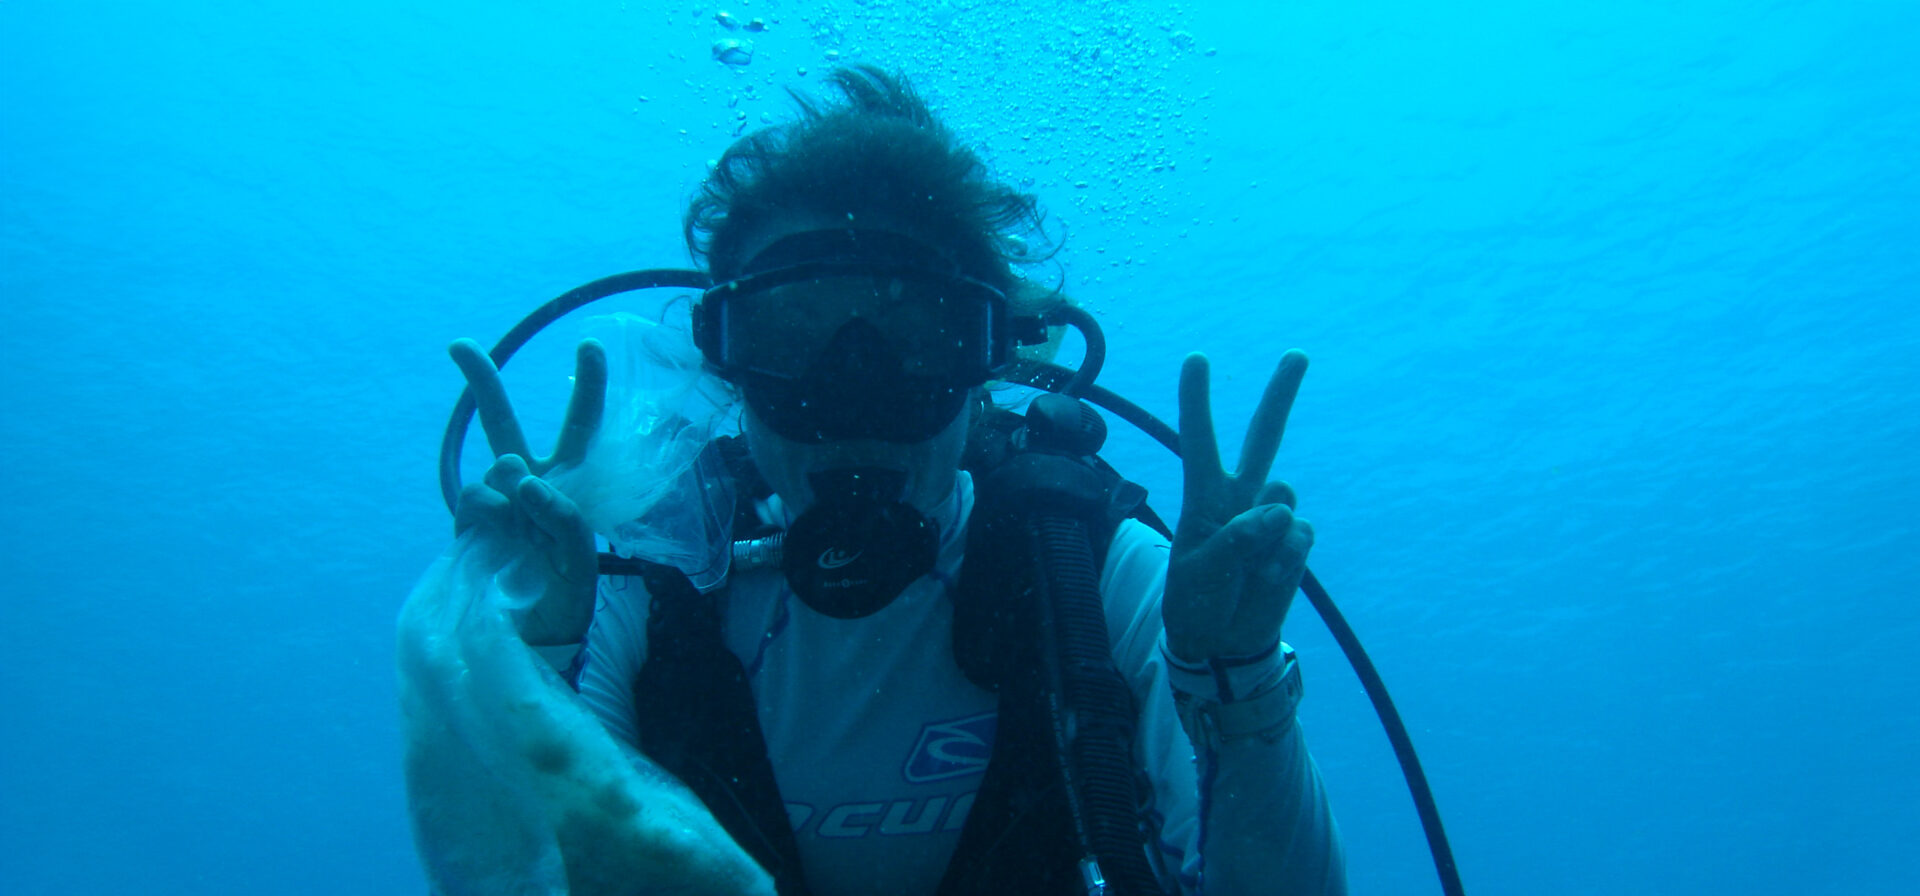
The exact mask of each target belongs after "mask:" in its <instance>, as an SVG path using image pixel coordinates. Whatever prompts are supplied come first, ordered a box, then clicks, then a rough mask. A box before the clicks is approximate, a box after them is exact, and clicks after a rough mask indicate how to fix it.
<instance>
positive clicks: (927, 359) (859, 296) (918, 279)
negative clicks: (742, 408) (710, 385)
mask: <svg viewBox="0 0 1920 896" xmlns="http://www.w3.org/2000/svg"><path fill="white" fill-rule="evenodd" d="M693 320H694V342H695V344H697V345H698V346H699V347H700V351H701V352H702V353H703V354H704V355H705V357H706V359H707V362H708V363H709V364H710V365H711V366H712V367H713V368H714V369H715V370H716V372H718V374H719V375H720V376H721V377H722V378H724V379H726V380H728V381H729V382H732V383H734V384H735V385H738V386H739V387H740V388H741V391H742V392H743V393H744V395H745V398H746V400H747V403H748V405H749V406H750V407H752V408H753V410H754V412H755V413H756V414H758V415H759V416H760V418H761V419H762V420H764V421H766V423H767V424H768V426H770V427H772V428H773V430H774V431H775V432H778V433H780V434H781V435H782V436H784V437H786V438H789V439H792V440H794V441H797V442H806V443H815V444H817V443H820V442H826V441H833V440H842V439H877V440H881V441H888V442H901V443H909V442H919V441H925V440H926V439H929V438H932V437H933V436H934V435H935V434H937V433H938V432H939V431H940V430H941V429H943V428H944V427H946V425H947V424H949V423H951V422H952V421H953V418H954V416H955V415H956V414H958V413H959V412H960V409H961V407H962V406H963V405H964V403H965V401H966V395H967V392H968V391H969V390H970V389H972V388H973V387H975V386H978V385H980V384H982V383H984V382H986V381H987V380H988V379H991V378H993V377H994V376H996V375H997V374H999V373H1001V372H1003V371H1004V370H1005V368H1006V367H1007V364H1008V362H1009V361H1010V360H1011V358H1012V356H1013V347H1014V346H1015V345H1016V344H1018V343H1020V342H1026V341H1037V340H1038V339H1040V338H1044V335H1045V333H1044V329H1043V328H1042V327H1041V326H1040V323H1039V320H1038V319H1037V318H1015V317H1014V316H1013V314H1012V312H1011V311H1010V310H1009V307H1008V303H1007V298H1006V295H1005V294H1004V293H1002V292H1001V291H1000V290H999V289H997V288H995V287H994V286H992V285H990V284H988V283H985V282H982V281H980V280H976V279H973V278H970V277H967V276H964V275H963V274H961V273H959V272H958V269H957V266H956V265H954V264H953V263H952V262H950V261H948V260H947V259H946V258H945V257H944V256H942V255H940V254H939V253H938V252H936V251H935V250H933V249H932V248H931V247H928V246H927V245H925V244H923V243H921V242H919V241H917V240H914V239H912V238H910V237H906V236H903V235H900V234H896V233H891V232H887V231H868V230H819V231H807V232H804V233H798V234H794V235H792V236H789V237H786V238H785V239H782V240H780V241H778V242H775V243H774V244H773V245H771V246H769V247H768V248H767V249H766V250H764V251H762V252H761V253H760V254H758V255H756V256H754V258H753V259H752V260H751V261H749V262H748V263H747V265H746V266H745V273H743V274H742V275H741V276H739V277H737V278H735V279H733V280H729V281H727V282H724V283H721V284H719V285H717V286H714V287H713V288H711V289H709V290H707V291H706V293H705V294H703V295H702V296H701V298H700V302H699V304H698V305H697V306H696V307H695V309H694V315H693Z"/></svg>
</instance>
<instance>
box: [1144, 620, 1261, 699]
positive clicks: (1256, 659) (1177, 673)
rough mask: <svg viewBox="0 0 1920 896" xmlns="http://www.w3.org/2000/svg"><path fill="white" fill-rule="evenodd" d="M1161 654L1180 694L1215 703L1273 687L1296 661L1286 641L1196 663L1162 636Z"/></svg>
mask: <svg viewBox="0 0 1920 896" xmlns="http://www.w3.org/2000/svg"><path fill="white" fill-rule="evenodd" d="M1160 655H1161V656H1162V657H1164V658H1165V659H1166V661H1167V680H1168V681H1169V682H1170V683H1171V684H1172V685H1173V690H1174V692H1175V693H1177V694H1186V695H1189V696H1192V697H1197V698H1199V699H1201V700H1206V701H1209V702H1213V703H1233V702H1236V701H1239V700H1246V699H1250V698H1252V697H1254V696H1257V695H1259V694H1261V693H1264V692H1266V691H1269V690H1272V689H1273V687H1274V686H1275V685H1276V684H1278V683H1279V682H1280V678H1281V676H1283V675H1285V674H1286V672H1287V665H1288V664H1289V663H1291V662H1293V648H1291V647H1288V646H1287V644H1286V642H1285V641H1275V642H1273V646H1272V647H1269V648H1267V649H1266V650H1262V651H1260V652H1259V653H1255V654H1251V655H1249V656H1223V657H1214V658H1213V659H1211V660H1207V661H1204V662H1194V661H1192V660H1186V659H1182V658H1180V657H1179V656H1176V655H1175V654H1174V652H1173V650H1172V648H1169V647H1168V646H1167V636H1166V633H1165V632H1162V633H1161V635H1160Z"/></svg>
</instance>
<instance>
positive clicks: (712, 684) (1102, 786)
mask: <svg viewBox="0 0 1920 896" xmlns="http://www.w3.org/2000/svg"><path fill="white" fill-rule="evenodd" d="M1104 428H1105V427H1104V424H1102V423H1101V422H1100V420H1099V417H1098V415H1097V414H1094V413H1093V412H1092V410H1091V409H1088V408H1085V406H1083V405H1080V404H1079V403H1078V402H1076V401H1074V400H1072V399H1070V398H1065V397H1063V396H1057V395H1043V396H1041V398H1039V399H1036V401H1035V402H1034V405H1033V406H1032V407H1031V408H1030V409H1029V411H1028V414H1027V416H1026V417H1025V418H1021V417H1020V416H1018V415H1016V414H1013V413H1011V412H1007V411H998V410H995V411H990V412H988V414H987V415H986V416H985V417H983V419H982V420H981V421H980V423H978V424H977V425H976V426H975V427H974V430H973V432H972V433H970V434H969V439H968V448H967V454H966V460H965V462H964V463H963V468H965V469H967V470H968V471H969V472H970V473H971V474H972V475H973V477H974V492H975V501H974V510H973V514H972V517H971V519H970V520H969V523H968V532H967V544H966V554H965V560H964V561H963V563H962V566H961V571H960V577H959V580H958V584H957V586H956V589H955V595H954V625H953V639H954V654H955V656H956V658H957V659H958V661H959V664H960V667H961V669H962V671H963V672H964V673H965V674H966V676H967V678H968V679H969V680H970V681H972V682H973V683H974V684H976V685H979V686H980V687H982V688H985V689H987V690H989V691H991V692H993V693H995V694H996V695H997V702H998V713H999V721H998V723H997V729H996V733H995V737H994V743H993V748H992V753H991V757H990V759H989V761H988V764H987V769H986V773H985V777H984V779H983V780H982V782H981V785H980V789H979V791H978V793H977V794H976V796H975V798H974V803H973V807H972V809H971V810H970V811H969V812H968V815H967V819H966V823H965V826H964V827H963V828H962V830H961V833H960V841H959V844H958V846H957V847H956V848H955V850H954V854H953V856H952V858H951V859H950V860H949V861H948V864H947V868H946V872H945V875H944V877H943V879H942V881H941V883H940V886H939V889H938V891H937V893H936V894H935V896H1066V894H1074V896H1086V894H1088V893H1090V892H1094V891H1093V890H1091V889H1090V887H1089V882H1088V879H1087V878H1088V876H1089V870H1090V869H1091V868H1092V867H1093V865H1094V863H1096V862H1097V868H1098V871H1099V873H1100V874H1101V875H1103V876H1104V879H1105V881H1106V889H1105V892H1106V893H1108V894H1114V896H1150V894H1160V893H1163V892H1164V890H1163V889H1162V888H1161V887H1160V885H1159V884H1158V883H1157V882H1156V880H1155V878H1154V876H1153V873H1152V870H1151V868H1150V867H1149V866H1148V864H1147V853H1146V843H1147V832H1146V828H1145V826H1144V820H1143V817H1144V813H1143V811H1142V809H1143V805H1144V802H1143V800H1142V794H1143V793H1145V792H1146V791H1145V789H1144V784H1143V782H1142V781H1141V778H1142V774H1141V772H1140V771H1139V770H1138V769H1137V768H1136V767H1135V765H1134V762H1133V735H1134V719H1135V718H1136V717H1137V716H1136V714H1135V709H1134V706H1133V702H1132V695H1131V692H1130V691H1129V690H1128V689H1127V685H1126V681H1125V679H1124V678H1123V677H1122V676H1121V674H1120V671H1119V669H1118V668H1116V667H1115V666H1114V663H1113V654H1112V648H1111V644H1110V643H1109V638H1108V636H1107V628H1106V615H1105V611H1104V607H1103V603H1102V601H1101V597H1100V592H1099V582H1100V570H1101V568H1102V565H1103V563H1104V560H1105V554H1106V550H1107V547H1108V545H1109V543H1110V542H1111V541H1112V538H1113V534H1114V531H1115V529H1116V528H1117V527H1118V526H1119V524H1120V522H1121V521H1122V520H1124V519H1126V518H1129V517H1136V518H1140V519H1143V520H1145V521H1147V522H1148V523H1149V524H1150V525H1154V526H1155V527H1156V528H1158V529H1160V530H1161V531H1162V532H1163V533H1164V532H1165V529H1166V527H1165V525H1164V524H1162V523H1160V521H1159V520H1158V519H1157V518H1156V517H1154V516H1153V513H1152V511H1151V510H1150V509H1148V508H1147V507H1146V505H1145V497H1146V492H1145V490H1144V489H1141V488H1140V487H1139V486H1137V485H1134V484H1133V483H1131V482H1128V481H1126V480H1125V479H1123V478H1121V477H1120V476H1119V474H1118V473H1116V472H1114V471H1113V469H1112V468H1111V467H1108V466H1107V465H1106V464H1105V463H1104V462H1102V461H1100V459H1099V458H1098V457H1097V456H1095V455H1094V452H1095V451H1097V450H1098V448H1099V444H1100V442H1101V441H1102V440H1103V438H1104ZM1089 430H1091V432H1089ZM712 447H713V448H714V449H715V450H718V451H720V452H721V453H722V458H723V459H724V460H725V461H726V462H727V466H728V469H729V471H730V472H731V473H732V474H733V475H734V477H735V479H736V483H737V484H739V485H740V486H741V488H740V492H741V494H742V497H743V500H742V501H741V502H740V506H739V508H738V509H737V511H736V527H735V532H736V533H750V532H752V531H753V530H754V529H755V528H757V527H760V525H761V524H760V522H759V520H758V519H757V518H756V517H754V516H753V515H752V512H751V508H752V505H753V504H754V501H755V500H756V499H757V498H760V497H764V496H765V495H766V494H768V493H769V490H768V489H767V487H766V486H765V484H764V483H763V482H762V481H761V480H760V479H759V477H758V475H757V473H755V472H754V471H753V470H752V465H751V463H750V462H749V461H748V460H747V458H746V451H745V446H744V444H742V443H741V442H740V441H739V440H737V439H721V440H718V441H716V442H715V443H714V445H713V446H712ZM641 568H642V573H641V575H642V578H643V580H644V581H645V583H646V587H647V593H648V595H649V596H650V599H651V604H650V606H649V611H648V616H647V657H646V661H645V662H644V663H643V664H642V666H641V668H640V672H639V673H638V675H636V676H635V680H634V682H633V694H634V708H635V720H634V722H635V727H636V729H637V730H638V731H639V736H640V747H641V749H642V750H643V751H644V752H645V753H646V754H647V756H648V757H649V758H651V759H652V760H653V761H654V762H655V763H657V764H659V765H660V766H661V767H663V768H665V769H666V770H667V771H669V772H671V773H673V774H674V775H675V776H676V777H678V778H679V779H680V780H681V781H682V782H684V783H685V784H686V785H687V786H688V787H689V788H690V789H691V790H692V791H693V792H694V793H695V795H697V796H698V797H699V798H700V799H701V801H702V802H703V803H705V804H706V806H707V809H708V810H709V811H711V812H712V813H713V815H714V817H715V819H716V820H718V821H719V822H720V823H721V825H722V826H724V827H725V828H726V830H727V832H728V833H729V834H731V835H732V836H733V838H734V840H735V841H736V842H737V843H739V844H740V846H741V848H743V849H745V850H746V851H747V853H748V854H750V855H752V856H753V857H754V859H755V860H756V861H758V862H759V863H760V865H761V867H763V868H765V869H766V870H767V872H768V873H769V874H770V875H771V876H772V877H773V879H774V882H775V885H776V887H777V888H778V890H779V892H780V894H781V896H808V894H807V888H806V884H805V881H804V879H803V876H802V873H801V868H800V856H799V847H798V843H797V840H796V839H795V836H794V832H793V828H792V827H791V825H790V824H789V822H788V817H787V812H786V807H785V805H784V803H783V802H782V800H781V798H780V791H779V786H778V784H777V783H776V782H775V778H774V774H773V766H772V762H771V761H770V760H769V759H768V757H767V748H766V740H765V738H764V736H763V734H762V732H761V729H760V721H759V716H758V713H757V711H756V710H755V704H754V698H753V691H752V687H751V684H750V683H749V682H748V680H747V675H746V670H745V668H744V667H743V666H742V664H741V662H740V659H739V657H737V656H735V655H734V654H733V652H732V651H730V650H729V649H728V648H727V646H726V644H725V643H724V640H723V637H722V634H721V619H720V611H719V608H720V606H721V604H722V601H721V600H720V597H721V595H720V593H718V592H713V593H708V594H701V593H700V592H699V591H698V590H696V589H695V588H694V587H693V584H692V583H691V582H689V581H688V580H687V577H686V576H685V575H684V574H682V573H681V572H680V571H679V570H677V569H674V568H673V567H670V566H666V565H663V564H657V563H643V564H641ZM722 590H724V586H723V588H722Z"/></svg>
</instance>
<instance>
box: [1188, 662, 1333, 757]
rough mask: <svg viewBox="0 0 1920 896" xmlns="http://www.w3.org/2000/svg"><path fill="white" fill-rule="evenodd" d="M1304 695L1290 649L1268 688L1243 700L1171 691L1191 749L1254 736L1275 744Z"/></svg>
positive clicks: (1297, 666)
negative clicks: (1276, 676) (1274, 679)
mask: <svg viewBox="0 0 1920 896" xmlns="http://www.w3.org/2000/svg"><path fill="white" fill-rule="evenodd" d="M1304 693H1305V684H1304V682H1303V681H1302V679H1301V677H1300V663H1299V661H1297V660H1296V659H1295V658H1294V655H1293V650H1292V648H1288V649H1287V651H1286V671H1285V672H1283V673H1282V674H1281V676H1280V679H1279V680H1278V681H1276V682H1274V684H1273V685H1272V686H1270V687H1265V688H1261V689H1260V690H1258V691H1256V692H1254V693H1253V694H1251V695H1249V696H1247V697H1246V698H1245V699H1241V700H1235V701H1232V702H1230V703H1222V702H1220V701H1218V700H1212V699H1208V698H1206V697H1201V696H1197V695H1194V694H1188V693H1185V692H1182V691H1179V690H1175V691H1174V692H1173V701H1174V708H1175V710H1176V711H1178V712H1179V714H1180V724H1181V725H1182V727H1184V728H1186V729H1187V738H1188V739H1189V740H1191V741H1192V742H1193V745H1194V748H1195V749H1209V750H1213V749H1218V748H1219V747H1220V746H1221V745H1222V744H1224V743H1227V742H1228V741H1233V740H1239V739H1243V738H1248V737H1257V738H1259V739H1260V740H1262V741H1265V742H1266V743H1277V742H1278V741H1279V740H1280V738H1281V737H1283V736H1285V735H1286V734H1287V733H1288V732H1289V731H1291V730H1292V729H1293V724H1294V717H1295V711H1296V710H1297V709H1298V707H1299V705H1300V698H1301V696H1302V695H1303V694H1304Z"/></svg>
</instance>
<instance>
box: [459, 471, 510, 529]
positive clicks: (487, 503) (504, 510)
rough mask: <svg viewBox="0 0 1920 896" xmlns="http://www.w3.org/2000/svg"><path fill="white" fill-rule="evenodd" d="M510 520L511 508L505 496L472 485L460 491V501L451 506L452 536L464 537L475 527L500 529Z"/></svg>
mask: <svg viewBox="0 0 1920 896" xmlns="http://www.w3.org/2000/svg"><path fill="white" fill-rule="evenodd" d="M512 518H513V507H512V505H511V504H510V503H509V502H508V501H507V498H506V496H505V495H502V494H500V493H499V492H497V491H494V490H493V489H491V488H489V487H487V486H485V485H482V484H479V483H474V484H473V485H469V486H467V487H466V488H464V489H461V490H460V500H459V501H457V502H455V503H454V505H453V534H454V535H455V536H456V537H458V536H461V535H465V534H466V533H467V530H468V529H472V528H473V527H475V526H493V527H502V526H504V525H506V521H507V520H510V519H512Z"/></svg>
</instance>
